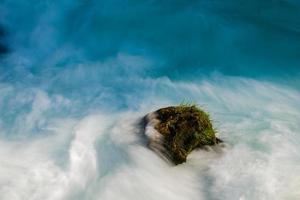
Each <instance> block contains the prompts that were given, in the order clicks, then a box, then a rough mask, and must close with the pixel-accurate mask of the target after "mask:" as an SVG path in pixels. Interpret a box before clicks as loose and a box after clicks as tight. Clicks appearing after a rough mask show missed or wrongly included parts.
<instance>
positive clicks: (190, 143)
mask: <svg viewBox="0 0 300 200" xmlns="http://www.w3.org/2000/svg"><path fill="white" fill-rule="evenodd" d="M154 114H155V118H156V119H157V120H158V122H157V123H155V125H154V128H155V129H156V131H157V132H158V133H159V134H161V135H162V138H163V141H162V142H161V145H162V148H163V149H164V151H163V152H162V153H163V154H165V155H167V157H168V158H169V159H170V160H171V161H173V162H174V163H175V164H180V163H183V162H185V161H186V159H187V156H188V154H189V153H190V152H191V151H193V150H194V149H196V148H201V147H204V146H207V145H209V146H211V145H215V144H218V143H220V142H222V141H221V140H220V139H218V138H217V137H216V131H215V130H214V128H213V126H212V123H211V120H210V118H209V115H208V114H207V113H206V112H204V111H203V110H201V109H200V108H198V107H197V106H195V105H180V106H171V107H166V108H161V109H159V110H157V111H155V112H154Z"/></svg>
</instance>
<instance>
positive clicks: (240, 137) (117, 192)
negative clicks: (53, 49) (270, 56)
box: [0, 77, 300, 200]
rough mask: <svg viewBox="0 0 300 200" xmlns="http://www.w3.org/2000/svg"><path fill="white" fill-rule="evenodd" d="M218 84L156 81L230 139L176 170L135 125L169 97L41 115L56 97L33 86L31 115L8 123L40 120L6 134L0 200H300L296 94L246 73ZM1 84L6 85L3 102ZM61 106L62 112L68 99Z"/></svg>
mask: <svg viewBox="0 0 300 200" xmlns="http://www.w3.org/2000/svg"><path fill="white" fill-rule="evenodd" d="M220 80H221V82H222V83H223V84H219V83H218V80H216V79H215V80H214V81H212V80H205V81H203V82H201V83H199V84H192V83H175V82H171V81H162V80H152V81H153V82H160V84H161V85H162V86H164V87H166V88H169V89H170V90H172V88H173V87H175V88H176V91H177V93H178V94H180V93H181V92H182V93H192V94H193V95H194V96H193V98H195V99H201V102H202V104H204V105H206V106H204V107H205V109H206V110H208V111H210V113H212V118H213V120H214V122H215V126H216V128H217V130H218V134H219V136H220V137H221V138H222V139H224V140H225V141H226V143H227V145H226V147H224V148H223V149H222V151H221V152H216V151H213V150H211V151H194V152H193V153H192V154H191V155H190V156H189V157H188V161H187V163H185V164H182V165H178V166H171V165H169V164H168V163H166V162H165V161H164V160H163V159H161V157H159V156H158V155H156V154H155V153H154V152H153V151H151V150H149V149H148V148H147V147H146V146H145V144H144V143H143V141H142V140H141V137H140V135H139V134H140V128H139V126H138V125H137V123H138V122H139V120H140V118H141V117H143V115H144V114H145V113H147V112H148V111H153V110H154V109H156V108H158V107H160V106H164V105H169V104H172V103H173V102H172V101H169V100H168V99H167V98H165V97H164V95H154V96H155V97H158V98H160V99H161V101H158V100H157V101H158V102H165V103H164V104H159V103H157V102H156V103H155V104H151V105H152V106H149V104H147V102H148V101H149V100H145V104H141V105H140V109H139V110H138V111H126V112H121V113H109V112H105V111H95V113H93V114H88V115H85V116H83V117H72V116H71V115H70V116H68V117H67V118H56V117H53V118H50V117H46V116H45V112H46V111H47V110H52V109H54V107H56V106H57V105H58V104H57V101H58V100H57V98H58V97H53V96H51V95H49V94H47V93H45V92H43V91H39V90H37V91H35V92H34V94H35V97H34V99H32V102H31V105H30V112H29V113H26V114H24V116H19V117H20V118H22V122H18V121H17V122H16V124H14V126H13V127H14V130H18V131H20V132H22V131H24V132H26V131H29V130H26V128H28V129H29V128H31V129H35V130H36V129H37V127H36V126H39V125H40V124H43V123H44V124H43V125H41V126H42V128H40V129H39V130H37V131H36V136H34V137H29V138H25V137H21V138H18V139H7V138H6V137H5V136H2V138H1V145H0V156H1V157H0V160H1V167H0V171H1V174H0V180H1V182H0V185H1V191H0V195H1V196H0V197H1V199H4V200H6V199H7V200H12V199H141V198H143V199H298V197H299V196H300V193H299V190H298V188H299V186H300V167H299V166H300V156H299V155H298V152H299V150H300V147H299V142H300V140H299V138H300V137H299V128H300V127H299V126H300V125H299V123H298V122H299V120H300V119H299V112H300V107H299V105H298V104H297V103H298V99H299V98H300V94H299V92H298V91H295V90H293V89H291V88H287V87H282V86H280V85H274V84H271V83H267V82H260V81H255V80H250V79H236V78H230V77H222V79H220ZM7 90H9V86H3V87H2V89H1V93H2V95H1V96H2V98H4V97H7V98H8V96H9V94H7V93H6V96H5V93H4V92H8V91H7ZM152 92H154V93H155V92H156V90H154V91H152ZM15 95H17V96H18V95H19V94H18V93H16V94H15ZM151 98H153V97H151V96H149V99H151ZM20 101H22V99H20ZM150 101H151V102H153V100H150ZM60 102H61V104H60V106H61V108H60V109H63V107H64V106H68V105H69V104H72V101H70V100H67V99H63V98H62V97H61V99H60ZM2 103H3V100H2ZM37 110H38V111H37ZM20 120H21V119H20ZM33 122H35V123H34V124H32V123H33ZM24 124H26V127H22V125H24ZM30 125H31V126H30ZM33 126H35V127H33ZM31 131H32V130H31Z"/></svg>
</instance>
